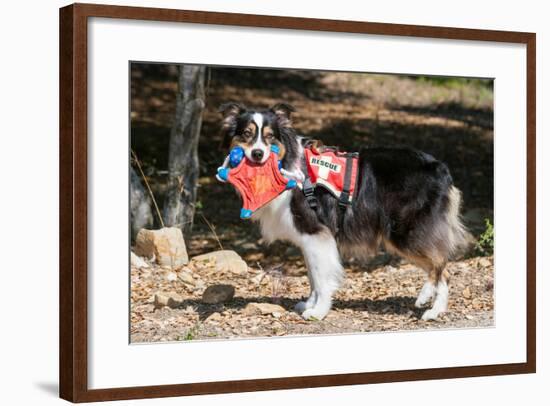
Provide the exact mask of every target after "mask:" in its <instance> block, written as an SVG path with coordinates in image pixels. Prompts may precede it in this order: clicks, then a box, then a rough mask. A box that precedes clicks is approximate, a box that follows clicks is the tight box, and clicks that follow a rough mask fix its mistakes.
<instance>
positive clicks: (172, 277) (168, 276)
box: [166, 272, 178, 282]
mask: <svg viewBox="0 0 550 406" xmlns="http://www.w3.org/2000/svg"><path fill="white" fill-rule="evenodd" d="M177 279H178V275H176V273H175V272H166V280H167V281H168V282H174V281H175V280H177Z"/></svg>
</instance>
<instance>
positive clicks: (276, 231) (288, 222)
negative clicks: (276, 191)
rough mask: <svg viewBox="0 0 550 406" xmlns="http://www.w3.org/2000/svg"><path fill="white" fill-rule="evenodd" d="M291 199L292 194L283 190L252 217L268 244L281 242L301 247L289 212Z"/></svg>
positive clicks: (300, 239)
mask: <svg viewBox="0 0 550 406" xmlns="http://www.w3.org/2000/svg"><path fill="white" fill-rule="evenodd" d="M291 197H292V192H291V191H289V190H285V191H284V192H283V193H281V194H280V195H279V196H277V197H276V198H275V199H273V200H272V201H271V202H269V204H267V205H265V206H264V207H262V208H261V209H260V210H258V211H257V212H255V213H254V215H253V216H252V220H254V221H258V222H259V223H260V229H261V231H262V236H263V237H264V238H265V240H266V241H267V242H268V243H272V242H273V241H276V240H283V241H289V242H292V243H294V244H296V245H297V246H299V247H300V246H301V245H302V244H301V243H302V235H301V234H300V233H299V232H298V230H297V229H296V227H295V226H294V221H293V218H292V212H291V211H290V199H291Z"/></svg>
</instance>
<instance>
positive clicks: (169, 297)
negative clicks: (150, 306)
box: [154, 292, 183, 309]
mask: <svg viewBox="0 0 550 406" xmlns="http://www.w3.org/2000/svg"><path fill="white" fill-rule="evenodd" d="M182 302H183V297H181V296H180V295H178V294H177V293H173V292H169V293H157V294H155V300H154V304H155V309H159V308H161V307H164V306H168V307H170V308H172V309H173V308H175V307H178V306H179V305H181V303H182Z"/></svg>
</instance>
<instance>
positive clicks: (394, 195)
mask: <svg viewBox="0 0 550 406" xmlns="http://www.w3.org/2000/svg"><path fill="white" fill-rule="evenodd" d="M359 165H360V170H359V179H358V185H357V186H358V187H357V193H356V195H355V197H354V199H353V203H352V205H351V207H348V208H347V209H346V210H345V211H343V210H342V209H341V208H340V207H339V206H338V201H337V199H336V198H335V197H334V196H333V195H332V194H330V193H329V192H328V191H327V190H325V189H324V188H322V187H317V188H316V189H315V195H316V197H317V200H318V203H319V205H318V208H317V210H316V211H314V210H313V209H311V208H310V207H309V206H308V204H307V202H306V201H305V199H304V197H303V194H302V192H301V191H299V190H298V191H294V192H293V198H292V202H291V210H292V213H293V215H294V223H295V225H296V227H297V228H298V230H299V231H300V232H303V233H309V234H314V233H317V232H319V231H320V230H321V228H322V225H324V226H326V227H328V228H329V229H330V231H331V232H332V234H333V235H334V236H335V237H336V240H337V241H338V244H339V246H340V247H341V249H342V251H343V252H346V251H349V252H351V253H352V254H353V255H355V256H357V255H370V254H373V253H375V252H376V250H377V249H378V248H379V246H380V245H381V244H383V245H384V246H385V247H386V249H387V250H388V251H392V252H395V253H398V254H400V255H402V256H405V257H409V258H417V259H418V258H419V259H420V261H422V260H423V259H427V258H430V262H433V260H434V259H435V258H440V259H441V261H442V262H443V261H446V260H447V259H449V257H451V256H452V254H453V253H454V252H455V251H456V249H457V248H458V246H459V245H461V244H462V242H463V241H462V240H463V238H464V236H463V233H464V230H463V228H462V225H461V224H460V220H459V219H458V207H452V206H453V205H454V206H456V205H458V206H459V205H460V192H458V189H456V188H454V186H453V180H452V177H451V175H450V173H449V169H448V168H447V166H446V165H445V164H444V163H442V162H440V161H438V160H436V159H435V158H434V157H432V156H431V155H429V154H426V153H423V152H420V151H416V150H413V149H410V148H366V149H364V150H363V151H361V153H360V162H359ZM456 199H458V201H456ZM452 200H455V201H452ZM453 217H454V218H453ZM417 262H418V261H417ZM436 262H439V261H437V260H436Z"/></svg>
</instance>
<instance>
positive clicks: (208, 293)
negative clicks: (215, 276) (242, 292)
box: [202, 285, 235, 304]
mask: <svg viewBox="0 0 550 406" xmlns="http://www.w3.org/2000/svg"><path fill="white" fill-rule="evenodd" d="M233 296H235V288H234V287H233V286H232V285H212V286H209V287H207V288H206V290H205V291H204V293H203V294H202V301H203V303H207V304H217V303H225V302H229V301H230V300H231V299H233Z"/></svg>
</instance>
